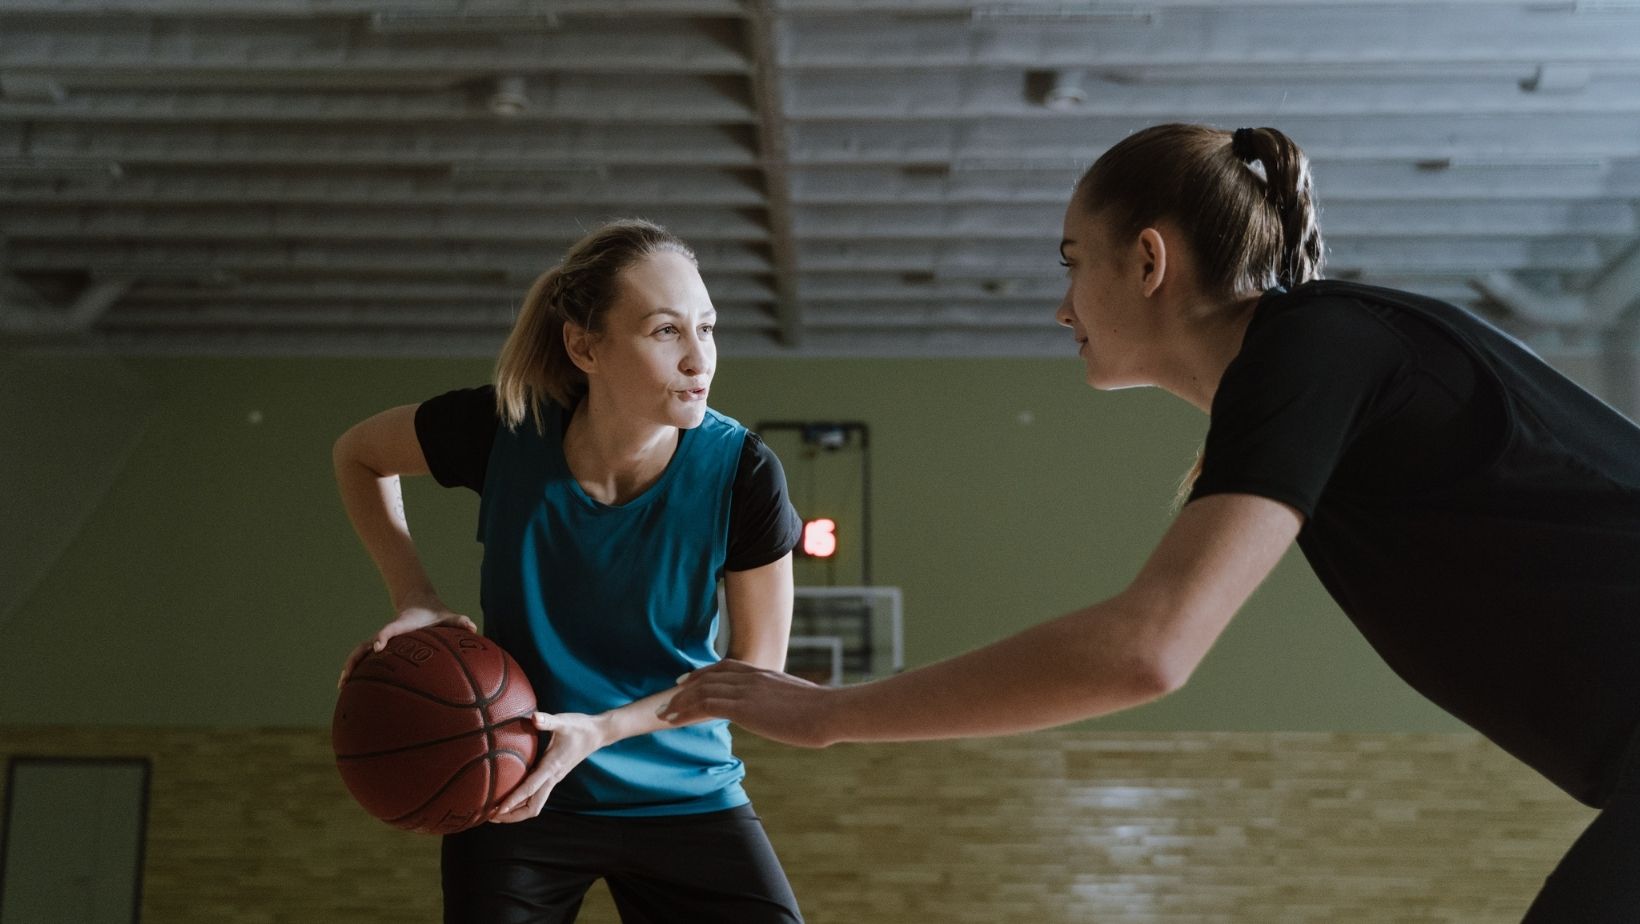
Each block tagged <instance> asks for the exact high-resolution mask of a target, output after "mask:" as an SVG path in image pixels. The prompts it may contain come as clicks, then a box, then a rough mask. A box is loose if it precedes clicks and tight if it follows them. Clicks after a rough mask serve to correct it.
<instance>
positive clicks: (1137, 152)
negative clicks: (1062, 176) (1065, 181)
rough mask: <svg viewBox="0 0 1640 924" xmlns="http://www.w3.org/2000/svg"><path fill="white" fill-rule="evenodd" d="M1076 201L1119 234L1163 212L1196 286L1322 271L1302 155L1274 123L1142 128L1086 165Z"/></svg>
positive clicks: (1234, 286) (1233, 289)
mask: <svg viewBox="0 0 1640 924" xmlns="http://www.w3.org/2000/svg"><path fill="white" fill-rule="evenodd" d="M1075 201H1077V202H1080V203H1081V205H1082V207H1083V208H1085V209H1087V210H1088V212H1089V213H1091V214H1097V215H1100V216H1102V217H1104V218H1106V220H1107V221H1109V223H1110V224H1109V226H1110V228H1111V230H1112V231H1113V232H1115V233H1116V234H1118V235H1120V236H1121V237H1124V238H1127V237H1132V236H1134V235H1137V234H1138V233H1139V232H1140V231H1142V230H1143V229H1145V228H1147V227H1152V226H1154V225H1155V224H1156V223H1158V222H1160V221H1164V220H1166V221H1171V222H1173V223H1174V224H1176V225H1178V226H1179V228H1180V229H1181V230H1182V231H1183V232H1184V234H1185V237H1186V239H1187V241H1188V242H1189V244H1190V248H1191V251H1192V252H1193V253H1194V255H1195V257H1196V261H1197V264H1198V266H1199V268H1200V272H1201V277H1202V278H1201V283H1202V286H1203V287H1204V288H1205V289H1206V290H1207V291H1208V292H1210V293H1212V294H1214V295H1216V296H1218V297H1220V298H1223V299H1230V298H1235V297H1239V296H1245V295H1248V294H1251V293H1257V292H1262V291H1264V290H1265V289H1270V288H1274V287H1275V286H1278V285H1279V286H1286V287H1288V288H1291V287H1293V286H1296V285H1299V284H1301V283H1305V282H1309V281H1310V280H1312V279H1319V278H1321V267H1322V261H1323V251H1322V241H1321V228H1320V225H1319V223H1318V222H1317V218H1316V214H1317V209H1316V205H1315V201H1314V197H1313V195H1312V192H1311V183H1310V166H1309V160H1308V158H1306V157H1305V156H1304V152H1303V151H1302V150H1301V149H1300V148H1299V147H1298V145H1296V144H1294V143H1293V141H1292V139H1291V138H1288V137H1287V136H1286V135H1284V134H1282V133H1281V132H1279V131H1277V130H1275V129H1273V128H1251V129H1248V128H1244V129H1240V130H1238V131H1236V132H1235V133H1233V134H1232V133H1231V132H1227V131H1224V130H1222V129H1216V128H1210V127H1208V126H1205V125H1188V124H1182V123H1172V124H1168V125H1157V126H1153V127H1151V128H1147V129H1144V130H1142V131H1139V132H1136V133H1135V134H1133V135H1130V136H1129V137H1127V138H1126V139H1124V140H1123V141H1121V142H1120V143H1118V144H1117V145H1116V146H1114V147H1112V148H1111V149H1110V150H1108V151H1106V152H1105V153H1104V155H1102V156H1101V157H1100V158H1099V159H1098V160H1097V161H1095V162H1094V164H1093V166H1092V167H1089V168H1088V171H1087V172H1086V173H1085V174H1083V175H1082V179H1081V180H1080V181H1079V182H1078V183H1077V186H1076V194H1075Z"/></svg>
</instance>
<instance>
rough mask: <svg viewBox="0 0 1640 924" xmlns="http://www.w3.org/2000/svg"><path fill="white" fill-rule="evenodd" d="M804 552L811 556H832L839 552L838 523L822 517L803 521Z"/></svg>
mask: <svg viewBox="0 0 1640 924" xmlns="http://www.w3.org/2000/svg"><path fill="white" fill-rule="evenodd" d="M803 554H804V555H807V556H808V557H810V558H830V557H832V556H833V555H836V554H837V523H836V522H835V521H833V520H830V519H826V518H821V519H818V520H805V521H804V522H803Z"/></svg>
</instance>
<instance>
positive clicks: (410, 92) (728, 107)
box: [0, 74, 757, 129]
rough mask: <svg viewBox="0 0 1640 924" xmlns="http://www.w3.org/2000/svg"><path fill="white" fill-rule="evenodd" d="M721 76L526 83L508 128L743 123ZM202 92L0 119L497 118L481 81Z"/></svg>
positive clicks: (149, 95)
mask: <svg viewBox="0 0 1640 924" xmlns="http://www.w3.org/2000/svg"><path fill="white" fill-rule="evenodd" d="M734 79H736V78H723V77H712V76H696V75H674V76H673V77H671V78H670V79H668V80H665V81H656V80H655V78H654V76H653V75H637V74H605V75H598V76H596V77H594V76H591V75H585V74H558V75H552V74H549V75H543V76H539V77H532V78H527V80H526V85H525V94H526V96H527V98H528V100H529V103H528V106H527V108H525V109H524V110H523V111H522V112H519V113H518V114H516V115H512V116H508V117H506V122H505V124H508V125H533V124H549V125H557V124H562V123H564V122H597V123H600V124H608V123H619V122H644V123H649V124H662V125H666V124H688V123H713V124H723V123H735V122H742V123H747V124H750V123H752V122H755V121H756V118H757V114H756V113H755V112H754V111H753V109H752V107H751V105H750V103H748V102H747V101H745V100H742V99H739V98H737V96H736V94H735V93H733V92H732V91H729V88H726V87H725V86H723V84H722V81H725V80H734ZM292 83H293V81H290V80H288V79H286V80H282V81H280V85H279V86H277V87H274V86H270V87H266V88H254V87H253V88H244V89H237V88H228V87H223V86H221V85H220V82H218V83H217V84H216V85H214V86H212V87H209V88H200V89H199V90H197V91H192V92H181V91H178V90H177V89H176V88H175V87H172V86H164V87H153V88H143V89H126V88H116V89H102V88H98V87H95V86H86V85H84V84H81V85H80V86H76V87H75V89H74V92H73V93H72V94H68V95H66V97H65V98H64V99H63V100H62V101H61V102H43V101H37V100H36V101H17V100H13V99H11V98H9V97H8V95H6V94H0V120H3V121H22V120H28V121H33V122H41V123H44V122H79V123H85V122H97V123H111V124H119V123H126V122H186V123H189V124H196V125H197V124H200V123H203V122H233V123H272V124H279V125H291V124H298V125H321V124H349V125H358V124H366V123H371V122H419V123H429V122H462V123H466V124H467V125H468V127H469V128H474V129H476V128H477V127H479V126H482V125H483V124H485V123H491V122H497V121H498V119H499V118H500V117H497V116H494V115H492V114H491V113H490V112H489V111H488V110H487V109H486V108H485V99H486V96H487V87H486V82H485V81H480V80H475V81H471V82H469V83H467V84H465V85H462V86H456V87H450V86H448V81H445V82H444V85H440V86H434V87H417V88H412V89H400V88H395V87H384V88H382V89H379V90H372V91H368V92H361V91H360V90H359V89H358V87H357V85H355V84H351V83H344V84H343V85H341V86H338V87H336V88H335V89H328V90H326V89H322V88H309V87H303V86H299V85H292Z"/></svg>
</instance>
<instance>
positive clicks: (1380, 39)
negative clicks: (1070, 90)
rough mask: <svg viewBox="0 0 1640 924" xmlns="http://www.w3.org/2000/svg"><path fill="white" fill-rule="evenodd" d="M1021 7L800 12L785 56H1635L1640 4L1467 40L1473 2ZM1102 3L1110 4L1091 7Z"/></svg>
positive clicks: (1416, 60)
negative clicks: (1229, 8) (1297, 7)
mask: <svg viewBox="0 0 1640 924" xmlns="http://www.w3.org/2000/svg"><path fill="white" fill-rule="evenodd" d="M992 6H996V7H1002V6H1008V4H993V5H992ZM1016 6H1017V5H1016ZM1060 6H1061V7H1063V6H1064V5H1060ZM1021 12H1022V15H1020V16H1018V17H1007V16H996V17H976V16H973V15H968V16H962V15H958V16H951V17H945V18H939V17H918V16H908V15H904V13H903V11H888V10H883V11H880V12H876V13H872V14H860V15H852V16H851V15H837V16H827V17H812V18H803V19H802V20H800V22H801V28H797V29H794V30H793V35H792V41H791V43H790V45H789V47H788V56H787V58H786V62H787V64H788V66H789V68H791V69H794V70H796V69H805V68H816V69H818V68H841V69H848V70H855V69H865V70H884V69H898V68H903V67H906V66H907V65H915V66H918V67H923V68H957V67H960V68H972V67H1014V68H1061V67H1087V66H1089V65H1090V63H1093V64H1095V66H1097V67H1098V68H1099V69H1101V70H1110V69H1114V68H1129V67H1142V68H1159V67H1171V66H1186V67H1200V66H1203V65H1208V66H1212V67H1216V68H1218V67H1223V68H1237V69H1240V70H1244V71H1257V70H1259V69H1263V68H1267V67H1270V66H1283V65H1288V66H1291V65H1292V64H1293V63H1294V62H1317V69H1318V70H1321V69H1323V68H1325V69H1328V70H1331V69H1336V68H1340V67H1350V66H1352V65H1365V66H1387V67H1405V66H1408V65H1414V66H1430V65H1439V66H1454V65H1466V66H1477V65H1493V64H1502V63H1519V64H1522V65H1526V66H1528V67H1535V66H1537V65H1540V64H1550V63H1559V62H1568V63H1574V64H1583V65H1600V64H1602V63H1604V62H1618V63H1633V62H1636V61H1640V16H1637V15H1635V14H1634V13H1629V14H1627V15H1622V14H1614V15H1611V16H1575V15H1567V14H1565V13H1564V12H1561V13H1557V12H1554V11H1540V10H1533V9H1531V4H1520V5H1518V6H1505V5H1496V6H1493V7H1491V8H1489V9H1488V10H1487V20H1486V32H1485V34H1486V40H1485V41H1468V42H1455V41H1453V39H1452V37H1453V36H1463V35H1472V34H1473V32H1474V26H1475V14H1474V12H1473V11H1472V10H1468V9H1464V8H1461V7H1442V6H1429V5H1424V4H1413V3H1407V4H1398V5H1394V6H1388V5H1376V6H1368V5H1360V6H1340V7H1329V6H1322V7H1318V8H1312V9H1306V10H1305V11H1304V13H1303V17H1302V23H1301V27H1299V26H1297V25H1295V21H1294V13H1293V11H1292V10H1291V9H1284V8H1282V7H1281V6H1279V5H1247V6H1244V7H1243V8H1240V9H1237V10H1236V11H1235V12H1234V13H1231V14H1226V13H1224V12H1223V11H1221V10H1219V9H1217V8H1215V7H1214V6H1213V5H1211V4H1203V5H1202V6H1200V7H1191V8H1175V9H1167V10H1159V11H1150V12H1148V13H1147V12H1146V11H1145V10H1144V8H1143V6H1139V7H1135V8H1129V10H1128V13H1129V15H1125V16H1122V15H1109V12H1110V11H1101V10H1099V9H1097V8H1092V9H1089V10H1087V12H1088V13H1090V14H1093V15H1090V16H1088V17H1087V18H1079V17H1077V16H1076V15H1074V11H1069V12H1072V15H1060V16H1055V15H1051V13H1052V12H1054V10H1053V8H1052V7H1048V8H1047V9H1046V10H1044V12H1047V13H1050V15H1046V16H1039V17H1032V16H1031V11H1029V10H1023V11H1021ZM1100 12H1105V13H1106V14H1107V15H1106V16H1105V17H1103V18H1096V17H1097V14H1099V13H1100ZM1115 12H1116V13H1122V12H1123V11H1122V10H1116V11H1115ZM1635 12H1640V10H1636V11H1635ZM1321 62H1325V63H1324V65H1323V64H1321Z"/></svg>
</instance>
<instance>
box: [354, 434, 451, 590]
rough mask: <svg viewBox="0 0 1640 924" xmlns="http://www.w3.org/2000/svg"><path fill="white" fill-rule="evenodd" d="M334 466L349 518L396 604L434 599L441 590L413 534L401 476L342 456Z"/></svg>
mask: <svg viewBox="0 0 1640 924" xmlns="http://www.w3.org/2000/svg"><path fill="white" fill-rule="evenodd" d="M335 467H336V484H337V487H338V489H339V490H340V491H341V495H342V505H343V507H345V508H346V510H347V518H348V520H349V521H351V522H352V524H353V530H354V532H356V533H358V535H359V540H360V542H362V543H363V544H364V548H365V552H366V553H367V554H369V556H370V560H371V561H372V562H374V563H375V565H376V570H377V571H379V572H380V573H381V576H382V581H383V583H385V584H386V585H387V592H388V596H389V598H390V599H391V600H392V602H393V606H394V608H396V609H399V608H403V607H405V606H408V605H412V604H419V605H426V604H427V603H428V602H429V601H436V600H437V599H438V593H437V591H435V590H434V588H433V583H432V581H431V579H429V578H428V576H427V570H426V568H425V567H423V565H422V562H421V556H420V554H418V553H417V551H416V544H415V542H414V540H412V539H411V537H410V527H409V523H408V521H407V520H406V518H405V514H404V497H403V494H402V493H401V491H400V489H399V478H398V476H397V475H388V476H380V475H377V474H376V473H375V472H374V471H372V470H370V469H369V468H367V467H365V466H364V465H362V464H360V463H358V462H356V461H353V460H351V459H348V458H346V457H343V456H338V457H337V458H336V459H335Z"/></svg>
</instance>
